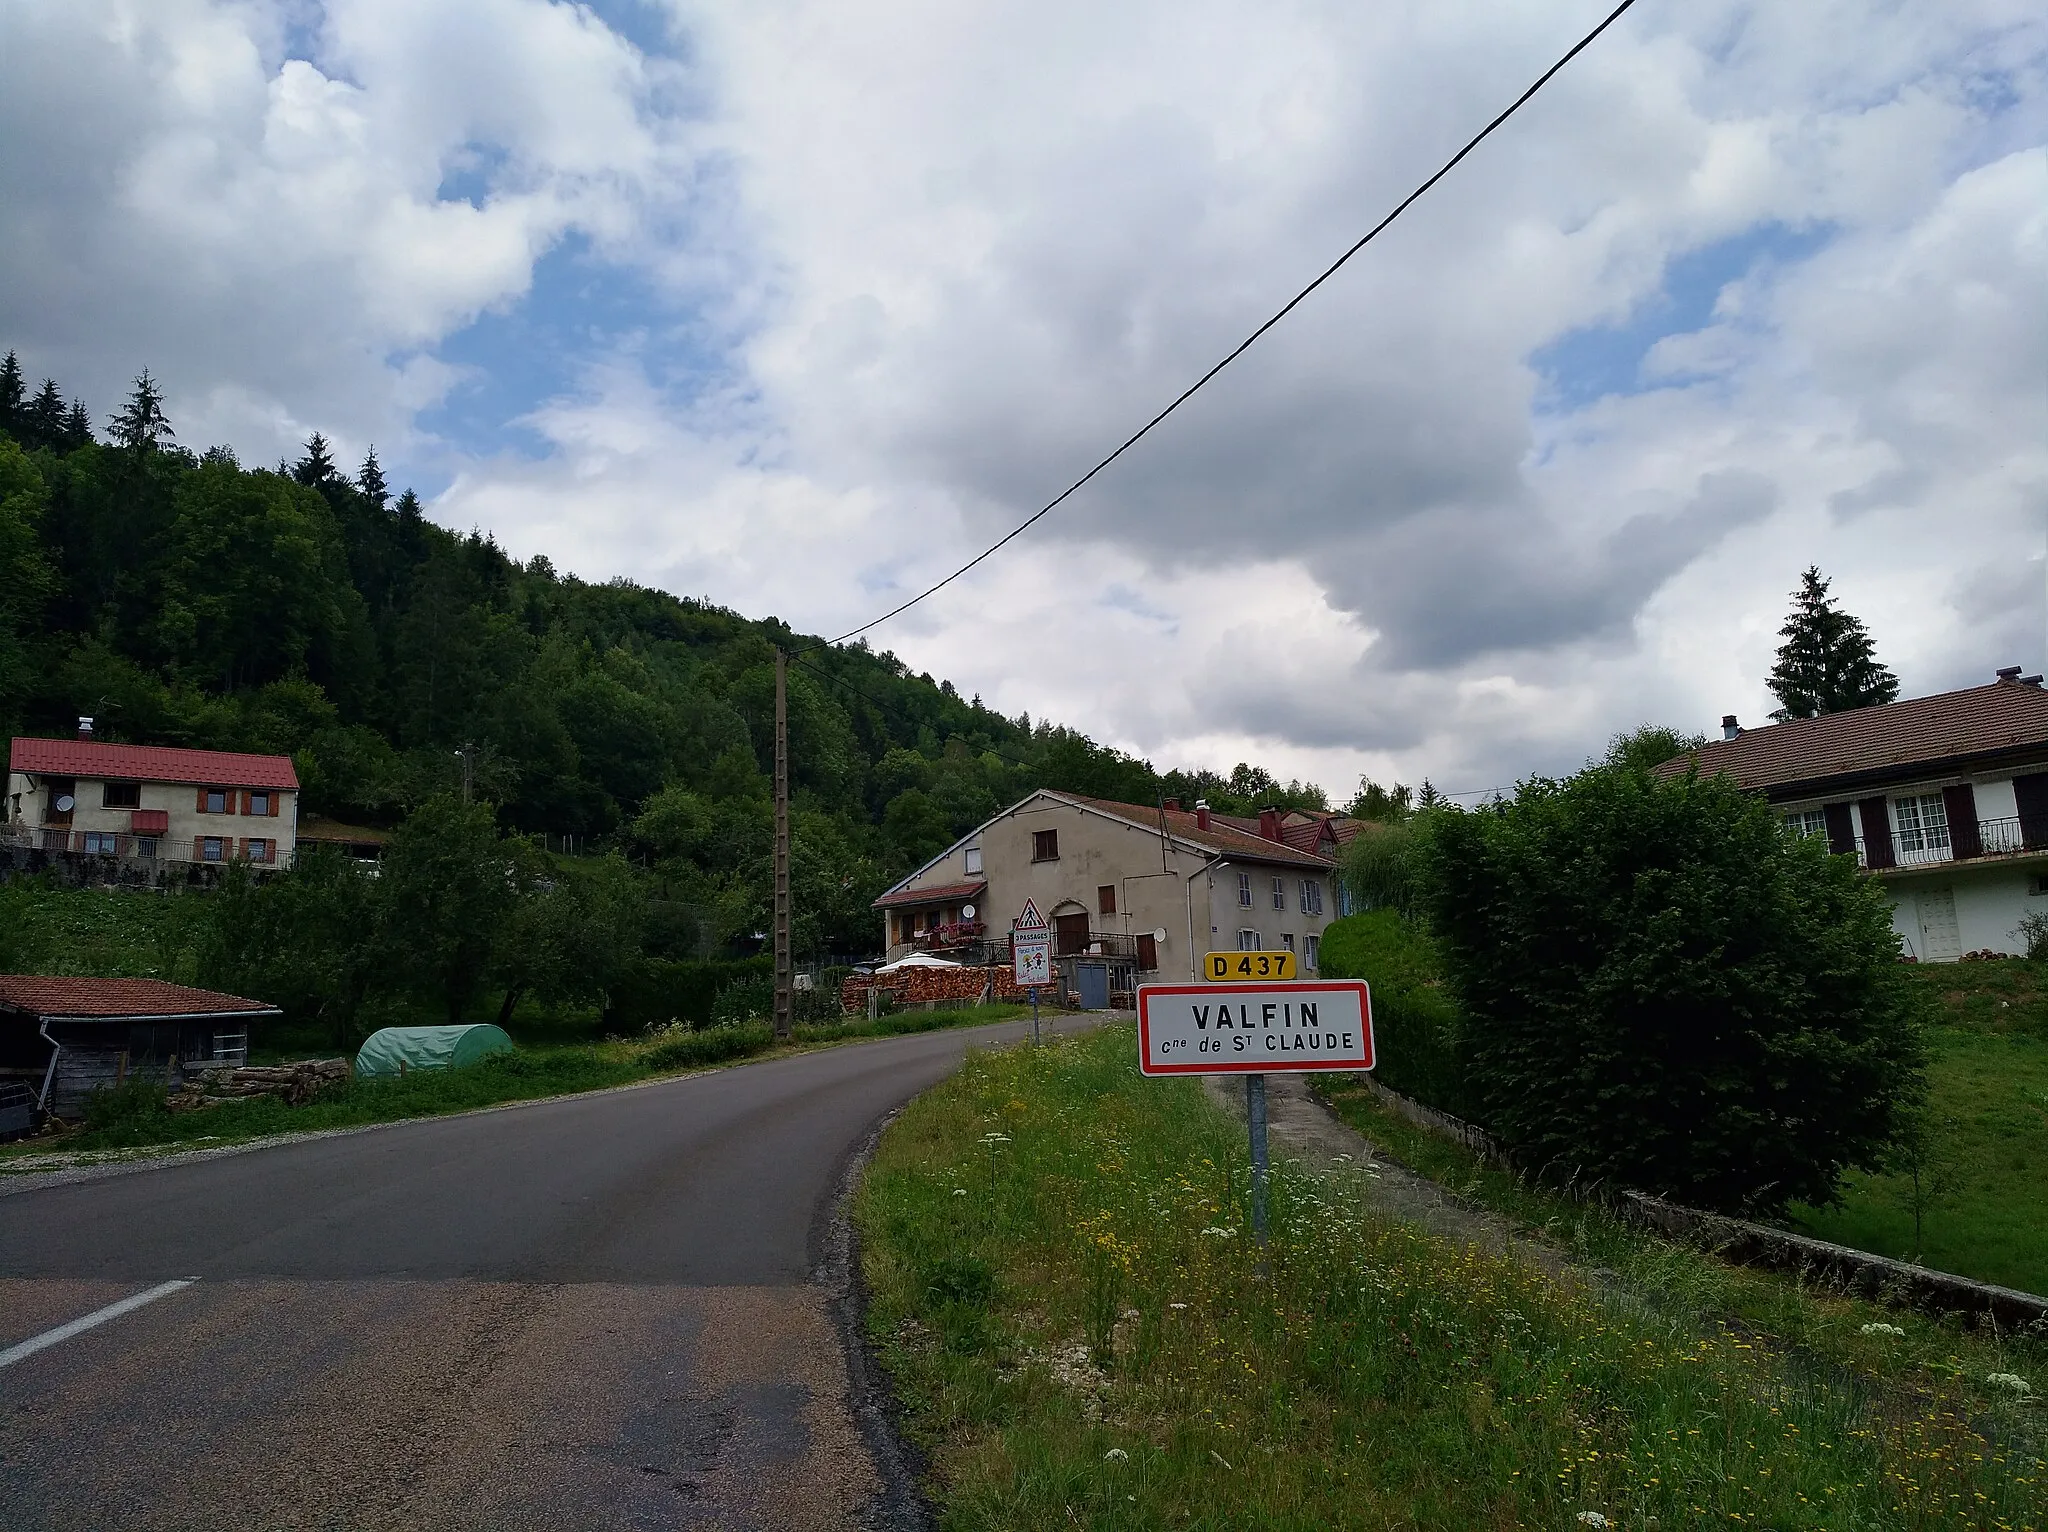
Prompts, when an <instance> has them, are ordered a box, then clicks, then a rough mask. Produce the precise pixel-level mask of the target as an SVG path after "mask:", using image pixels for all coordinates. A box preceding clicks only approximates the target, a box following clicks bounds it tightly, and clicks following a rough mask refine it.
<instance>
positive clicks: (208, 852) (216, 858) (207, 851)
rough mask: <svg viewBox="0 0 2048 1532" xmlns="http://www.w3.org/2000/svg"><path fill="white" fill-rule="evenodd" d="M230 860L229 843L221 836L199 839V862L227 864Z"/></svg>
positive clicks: (206, 836) (204, 836) (207, 836)
mask: <svg viewBox="0 0 2048 1532" xmlns="http://www.w3.org/2000/svg"><path fill="white" fill-rule="evenodd" d="M227 859H228V842H227V840H226V838H225V837H223V836H219V835H202V836H200V837H199V860H200V861H202V862H225V861H226V860H227Z"/></svg>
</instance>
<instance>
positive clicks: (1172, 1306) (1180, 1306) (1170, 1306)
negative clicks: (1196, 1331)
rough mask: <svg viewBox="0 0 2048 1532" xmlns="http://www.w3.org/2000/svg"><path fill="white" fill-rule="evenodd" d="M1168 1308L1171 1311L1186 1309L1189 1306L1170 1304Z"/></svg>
mask: <svg viewBox="0 0 2048 1532" xmlns="http://www.w3.org/2000/svg"><path fill="white" fill-rule="evenodd" d="M1167 1307H1168V1308H1170V1309H1184V1308H1186V1307H1187V1305H1186V1304H1185V1303H1169V1304H1168V1305H1167Z"/></svg>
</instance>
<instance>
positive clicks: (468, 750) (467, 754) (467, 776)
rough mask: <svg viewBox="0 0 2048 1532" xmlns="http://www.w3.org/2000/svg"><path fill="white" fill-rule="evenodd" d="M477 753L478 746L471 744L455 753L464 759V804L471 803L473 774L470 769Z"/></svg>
mask: <svg viewBox="0 0 2048 1532" xmlns="http://www.w3.org/2000/svg"><path fill="white" fill-rule="evenodd" d="M475 752H476V746H474V745H471V744H465V745H463V747H462V748H461V749H460V750H458V751H456V752H455V753H456V754H457V755H459V756H461V757H462V801H463V802H464V803H467V802H469V799H470V793H471V791H472V787H473V784H472V781H471V778H472V772H471V768H470V758H471V756H473V755H474V754H475Z"/></svg>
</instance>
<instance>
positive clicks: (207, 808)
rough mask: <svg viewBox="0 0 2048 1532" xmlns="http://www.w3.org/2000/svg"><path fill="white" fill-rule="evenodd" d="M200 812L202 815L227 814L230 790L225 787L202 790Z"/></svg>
mask: <svg viewBox="0 0 2048 1532" xmlns="http://www.w3.org/2000/svg"><path fill="white" fill-rule="evenodd" d="M199 812H200V813H202V814H225V813H227V812H228V790H227V789H226V788H225V787H207V788H202V789H200V793H199Z"/></svg>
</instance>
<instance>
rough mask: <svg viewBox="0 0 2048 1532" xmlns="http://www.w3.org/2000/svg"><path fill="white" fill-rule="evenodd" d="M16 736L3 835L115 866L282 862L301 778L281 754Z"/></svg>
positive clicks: (0, 827)
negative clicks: (101, 858) (96, 859)
mask: <svg viewBox="0 0 2048 1532" xmlns="http://www.w3.org/2000/svg"><path fill="white" fill-rule="evenodd" d="M78 722H79V727H78V736H77V738H75V739H28V738H17V739H15V740H14V742H13V744H12V745H11V747H10V749H9V752H8V763H7V764H8V774H7V797H6V801H5V803H4V805H0V833H4V835H5V837H6V839H7V840H8V841H9V842H11V843H12V844H13V845H15V846H17V847H22V848H26V849H27V850H29V851H32V852H41V853H44V854H46V855H53V856H67V857H104V858H106V859H108V865H109V867H110V868H117V867H135V866H139V867H140V868H142V869H143V870H145V871H148V870H150V869H153V868H157V867H160V866H163V865H165V864H169V865H170V866H171V867H173V868H175V867H177V866H179V865H183V864H196V865H206V864H213V865H225V864H227V863H230V862H245V863H247V864H249V865H250V866H252V867H255V868H259V869H261V868H275V867H284V866H288V865H289V864H290V862H291V859H292V852H293V850H294V848H295V847H296V845H297V839H298V808H299V778H298V773H297V772H296V771H295V770H294V769H293V767H292V759H291V757H290V756H288V755H240V754H236V753H233V752H230V751H225V750H180V749H172V748H168V747H165V746H159V745H115V744H109V743H106V742H105V741H102V740H97V739H94V738H93V737H92V720H91V719H90V718H81V719H80V720H79V721H78Z"/></svg>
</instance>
